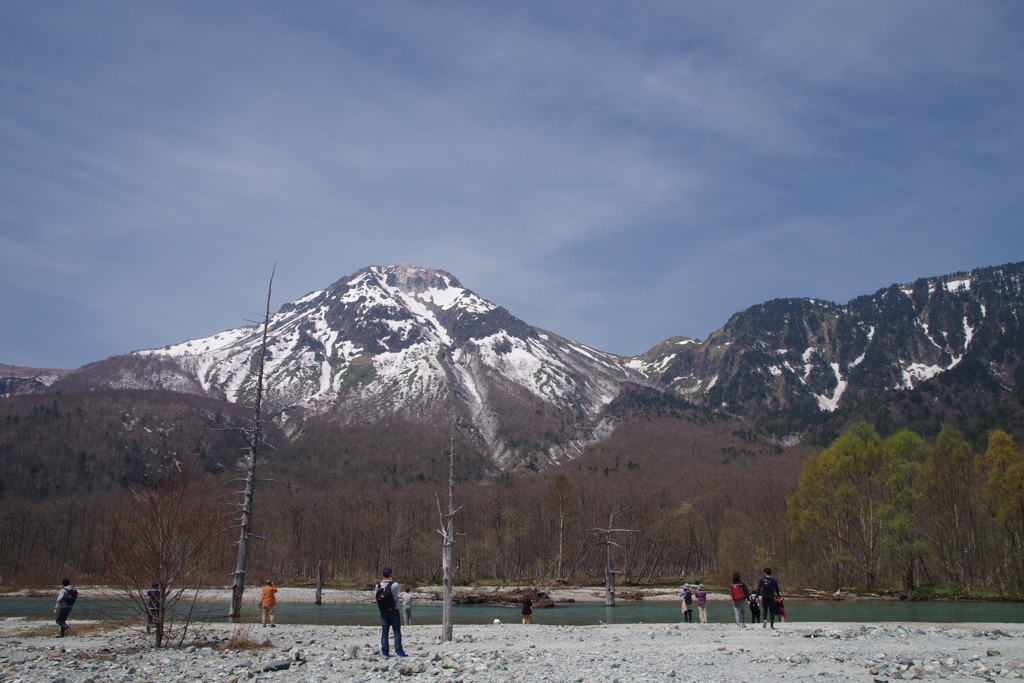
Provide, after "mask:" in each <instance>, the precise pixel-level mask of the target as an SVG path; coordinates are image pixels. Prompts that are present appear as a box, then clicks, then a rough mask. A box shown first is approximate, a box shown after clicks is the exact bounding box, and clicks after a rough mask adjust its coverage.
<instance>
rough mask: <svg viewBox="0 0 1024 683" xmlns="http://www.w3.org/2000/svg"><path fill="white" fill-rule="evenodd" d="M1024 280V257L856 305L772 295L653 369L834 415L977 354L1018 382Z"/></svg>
mask: <svg viewBox="0 0 1024 683" xmlns="http://www.w3.org/2000/svg"><path fill="white" fill-rule="evenodd" d="M1022 283H1024V264H1010V265H1006V266H1001V267H997V268H982V269H978V270H975V271H972V272H971V273H966V274H964V273H961V274H957V275H949V276H944V277H937V278H924V279H921V280H918V281H917V282H915V283H913V284H912V285H903V286H901V285H892V286H891V287H888V288H885V289H882V290H879V291H878V292H876V293H875V294H873V295H868V296H861V297H858V298H856V299H853V300H852V301H850V302H849V303H847V304H846V305H838V304H834V303H830V302H824V301H816V300H813V299H777V300H774V301H768V302H766V303H763V304H759V305H757V306H753V307H751V308H749V309H747V310H746V311H743V312H742V313H737V314H736V315H734V316H733V317H732V319H731V320H729V322H728V323H726V325H725V326H723V327H722V328H721V329H719V330H718V331H717V332H715V333H714V334H712V335H711V336H710V337H709V338H708V339H707V340H706V341H705V342H703V343H702V344H691V343H681V344H680V343H677V344H676V347H675V349H674V353H673V354H672V355H671V356H665V355H664V354H663V360H662V361H661V363H662V366H658V365H657V364H653V363H650V362H649V363H648V364H647V365H646V366H645V367H644V368H643V369H644V372H645V374H646V375H647V377H648V378H649V379H650V380H651V381H652V382H654V384H655V385H656V386H659V387H661V388H662V389H663V390H665V391H669V392H672V393H675V394H678V395H680V396H686V397H688V398H690V399H691V400H693V401H696V402H698V403H703V404H705V405H708V406H713V407H716V408H720V409H723V410H727V411H729V412H735V413H740V414H749V413H751V412H753V411H765V410H769V411H771V410H775V411H778V410H796V411H803V412H807V413H815V412H817V413H831V412H834V411H837V410H838V409H840V408H842V407H850V406H854V405H856V404H857V403H858V402H860V401H862V400H864V399H866V398H868V397H870V396H873V395H879V394H884V393H885V392H890V391H907V390H914V389H915V388H917V387H920V386H921V385H922V384H924V383H926V382H928V381H929V380H933V379H935V378H937V377H939V376H940V375H943V374H945V373H949V371H951V370H954V369H956V368H958V367H961V366H962V365H961V364H963V363H967V362H970V361H973V362H974V363H976V364H981V365H982V366H983V368H984V372H985V373H987V374H988V375H989V376H990V378H991V379H992V380H993V381H994V382H996V383H997V384H999V385H1000V386H1002V387H1003V389H1004V390H1005V391H1009V390H1010V389H1012V388H1013V387H1014V386H1015V385H1017V384H1020V383H1021V380H1022V379H1024V378H1022V377H1021V374H1022V372H1024V371H1022V370H1021V367H1022V364H1021V359H1022V358H1024V336H1022V335H1021V327H1020V315H1021V314H1022V313H1024V310H1022V309H1024V298H1022V292H1021V288H1022ZM670 341H671V340H670ZM668 343H669V342H665V343H663V344H661V345H659V347H655V349H652V351H651V352H648V354H652V353H654V354H655V355H657V352H658V350H659V349H661V350H662V352H663V351H664V348H665V346H666V344H668ZM645 355H647V354H645ZM669 359H670V360H669ZM666 361H667V362H666ZM652 370H653V371H652Z"/></svg>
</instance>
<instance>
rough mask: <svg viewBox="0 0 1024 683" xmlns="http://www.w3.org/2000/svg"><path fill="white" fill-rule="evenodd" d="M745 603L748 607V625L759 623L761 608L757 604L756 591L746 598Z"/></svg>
mask: <svg viewBox="0 0 1024 683" xmlns="http://www.w3.org/2000/svg"><path fill="white" fill-rule="evenodd" d="M747 603H748V604H749V605H750V623H751V624H757V623H759V622H760V621H761V608H760V607H759V606H758V604H757V591H754V592H753V593H751V594H750V595H748V596H747Z"/></svg>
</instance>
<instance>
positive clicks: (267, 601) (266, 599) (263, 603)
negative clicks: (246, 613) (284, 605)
mask: <svg viewBox="0 0 1024 683" xmlns="http://www.w3.org/2000/svg"><path fill="white" fill-rule="evenodd" d="M276 592H277V586H275V585H274V582H273V581H267V585H266V586H264V587H263V598H262V599H261V600H260V609H261V610H263V628H266V627H267V617H270V628H277V624H275V623H274V605H276V604H277V598H275V597H274V593H276Z"/></svg>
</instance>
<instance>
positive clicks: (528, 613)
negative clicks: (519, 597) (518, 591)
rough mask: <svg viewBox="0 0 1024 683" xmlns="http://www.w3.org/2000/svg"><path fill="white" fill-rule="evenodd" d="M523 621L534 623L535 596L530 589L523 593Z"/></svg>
mask: <svg viewBox="0 0 1024 683" xmlns="http://www.w3.org/2000/svg"><path fill="white" fill-rule="evenodd" d="M523 623H524V624H532V623H533V596H531V595H530V591H526V592H525V593H523Z"/></svg>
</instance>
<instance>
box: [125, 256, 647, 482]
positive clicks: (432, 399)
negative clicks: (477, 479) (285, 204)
mask: <svg viewBox="0 0 1024 683" xmlns="http://www.w3.org/2000/svg"><path fill="white" fill-rule="evenodd" d="M260 342H261V329H260V328H259V327H255V326H254V327H241V328H238V329H234V330H228V331H227V332H222V333H220V334H215V335H213V336H211V337H206V338H204V339H193V340H191V341H187V342H183V343H181V344H175V345H173V346H168V347H165V348H163V349H155V350H147V351H138V352H136V354H135V355H136V356H138V357H139V358H140V359H160V360H164V361H173V363H169V364H165V365H164V366H163V368H162V369H161V370H160V371H158V372H155V373H150V374H148V375H144V376H139V375H138V374H136V373H134V372H133V371H130V370H128V371H126V372H123V373H121V374H120V377H118V378H116V379H114V380H113V381H111V382H109V386H112V387H120V388H124V387H129V386H130V387H133V388H165V389H166V388H172V389H175V390H177V391H186V392H193V393H203V394H207V395H211V396H215V397H219V398H222V399H225V400H228V401H240V400H244V399H245V398H246V397H247V396H248V395H250V393H251V391H252V388H253V384H254V379H255V378H254V374H253V373H254V367H255V365H254V359H255V358H256V357H257V354H258V351H259V347H260ZM623 361H624V359H621V358H619V357H617V356H614V355H611V354H607V353H603V352H600V351H596V350H594V349H591V348H588V347H586V346H584V345H582V344H578V343H576V342H571V341H568V340H565V339H562V338H561V337H558V336H557V335H554V334H551V333H549V332H545V331H542V330H539V329H537V328H534V327H531V326H530V325H527V324H526V323H524V322H523V321H521V320H519V319H518V318H516V317H514V316H513V315H511V314H510V313H509V312H508V311H506V310H505V309H504V308H501V307H500V306H497V305H495V304H493V303H491V302H489V301H487V300H485V299H483V298H481V297H479V296H477V295H476V294H474V293H473V292H471V291H470V290H468V289H465V288H464V287H462V285H461V284H460V283H459V281H458V280H456V279H455V277H453V276H452V275H451V274H449V273H446V272H443V271H440V270H427V269H423V268H417V267H414V266H411V265H409V264H405V263H402V264H398V265H395V266H391V267H377V266H374V267H370V268H365V269H363V270H361V271H359V272H357V273H355V274H354V275H352V276H351V277H347V278H342V279H341V280H339V281H338V282H336V283H334V284H333V285H331V286H330V287H327V288H326V289H323V290H320V291H316V292H312V293H310V294H307V295H306V296H304V297H302V298H301V299H298V300H297V301H294V302H292V303H289V304H286V305H285V306H283V307H282V308H281V309H280V310H279V311H278V312H277V313H275V314H273V315H272V316H271V319H270V325H269V342H268V348H267V355H266V369H265V373H266V386H267V387H268V399H269V400H270V401H271V402H272V403H273V404H276V405H277V406H278V407H294V408H301V409H302V412H304V413H305V414H330V415H332V416H334V417H336V419H338V420H341V421H354V420H366V419H374V418H378V417H381V416H384V415H386V414H388V413H393V412H396V411H402V412H403V413H405V414H412V415H416V416H419V417H422V418H425V419H426V418H438V417H453V416H456V415H462V416H465V417H468V418H469V420H470V421H471V422H472V424H473V425H474V427H475V430H476V433H477V434H478V436H479V438H480V439H481V440H482V441H483V443H485V444H486V446H487V448H488V449H489V451H490V453H491V456H492V457H493V459H494V460H495V461H496V462H497V463H498V464H499V465H504V466H508V465H510V464H512V463H511V460H513V459H515V457H516V455H515V453H514V450H515V449H514V448H513V447H512V446H510V445H509V443H508V442H507V440H505V439H503V438H502V436H501V431H502V422H503V419H502V415H501V414H500V413H499V411H498V410H496V409H495V405H494V404H495V402H496V400H497V399H498V398H499V396H498V395H499V394H500V395H502V396H507V395H516V396H517V397H518V398H519V400H527V401H532V402H534V403H536V404H537V408H536V410H537V411H538V412H540V411H544V412H552V411H554V412H558V413H564V414H565V415H567V416H572V418H571V419H567V420H566V421H565V422H566V424H567V425H569V424H571V425H574V426H572V427H568V428H567V429H565V430H562V433H561V434H558V435H552V436H554V438H549V439H548V440H547V441H548V442H549V443H546V444H543V446H545V447H546V448H547V457H548V459H550V460H554V461H558V460H560V459H562V458H564V457H571V456H572V455H574V454H575V453H576V452H578V451H579V450H580V449H581V448H582V447H583V445H585V444H586V443H588V442H589V441H591V440H593V439H596V438H600V437H601V436H603V435H604V434H605V433H606V432H607V430H608V429H609V426H608V425H607V424H602V423H601V422H600V420H597V419H596V418H597V417H598V415H599V413H600V411H601V408H602V407H603V406H604V405H605V404H607V403H608V402H609V401H611V400H612V398H614V397H615V395H616V394H617V392H618V386H619V383H620V382H621V381H623V380H626V379H630V378H631V377H634V376H635V377H634V378H635V379H640V375H639V374H638V373H634V372H633V371H631V370H630V369H629V368H627V367H625V366H624V363H623ZM294 412H296V411H295V410H293V413H294Z"/></svg>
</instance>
